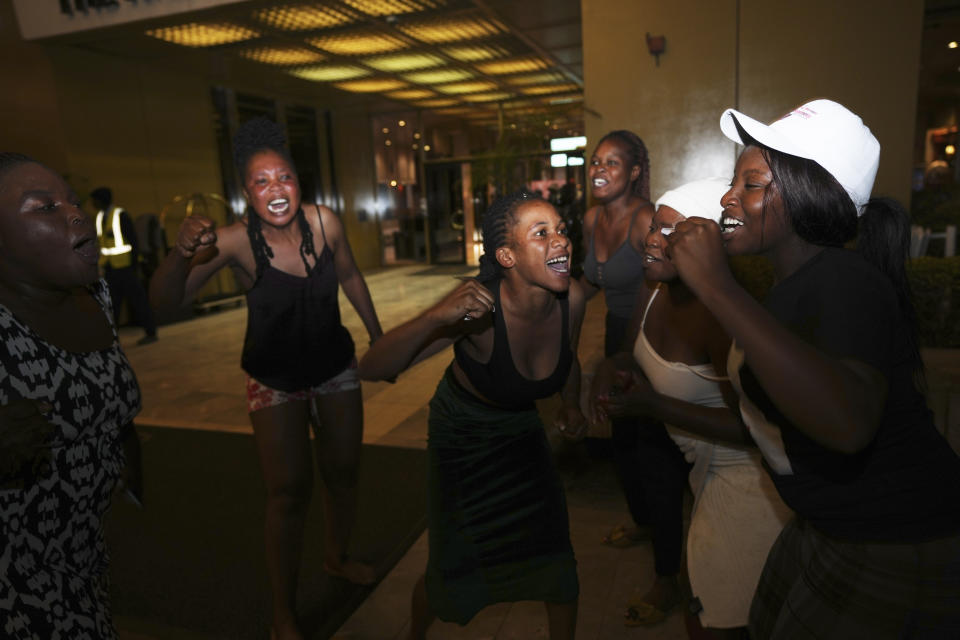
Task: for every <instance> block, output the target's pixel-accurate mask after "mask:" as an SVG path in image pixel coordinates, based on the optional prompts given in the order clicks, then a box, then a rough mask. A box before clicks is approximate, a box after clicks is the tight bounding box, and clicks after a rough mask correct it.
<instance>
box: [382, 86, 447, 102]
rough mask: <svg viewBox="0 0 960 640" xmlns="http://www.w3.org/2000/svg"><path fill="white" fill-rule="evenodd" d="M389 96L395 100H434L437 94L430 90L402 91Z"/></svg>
mask: <svg viewBox="0 0 960 640" xmlns="http://www.w3.org/2000/svg"><path fill="white" fill-rule="evenodd" d="M387 95H388V96H389V97H391V98H393V99H394V100H423V99H425V98H432V97H434V96H435V95H437V94H435V93H434V92H433V91H430V90H429V89H402V90H400V91H393V92H391V93H388V94H387Z"/></svg>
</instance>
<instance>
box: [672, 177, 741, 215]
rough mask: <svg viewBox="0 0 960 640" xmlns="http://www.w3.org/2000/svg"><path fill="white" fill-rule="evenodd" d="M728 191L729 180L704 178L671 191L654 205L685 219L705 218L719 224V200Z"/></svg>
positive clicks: (721, 212)
mask: <svg viewBox="0 0 960 640" xmlns="http://www.w3.org/2000/svg"><path fill="white" fill-rule="evenodd" d="M729 190H730V178H704V179H703V180H694V181H693V182H688V183H687V184H685V185H683V186H680V187H677V188H676V189H671V190H670V191H667V192H666V193H665V194H663V195H662V196H660V198H659V199H658V200H657V204H656V205H655V206H656V207H657V208H659V207H660V205H666V206H668V207H670V208H671V209H673V210H674V211H676V212H677V213H679V214H680V215H682V216H683V217H685V218H692V217H694V216H696V217H698V218H706V219H707V220H713V221H714V222H716V223H717V224H720V218H722V217H723V206H722V205H721V204H720V198H722V197H723V194H725V193H726V192H727V191H729Z"/></svg>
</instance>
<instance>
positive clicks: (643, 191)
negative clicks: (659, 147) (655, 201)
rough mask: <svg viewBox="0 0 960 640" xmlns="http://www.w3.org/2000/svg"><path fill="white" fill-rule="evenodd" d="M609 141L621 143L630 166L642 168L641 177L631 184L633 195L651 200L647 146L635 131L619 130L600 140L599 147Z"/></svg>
mask: <svg viewBox="0 0 960 640" xmlns="http://www.w3.org/2000/svg"><path fill="white" fill-rule="evenodd" d="M607 140H615V141H617V142H619V143H620V145H621V146H622V147H623V149H624V151H626V152H627V158H628V159H629V163H628V164H629V166H630V167H631V168H632V167H634V166H639V167H640V176H639V177H637V179H636V180H634V181H633V183H632V184H631V189H630V190H631V191H632V192H633V195H635V196H640V197H641V198H643V199H644V200H649V199H650V156H649V155H648V154H647V145H645V144H643V140H641V139H640V136H638V135H637V134H635V133H634V132H633V131H627V130H626V129H617V130H615V131H611V132H610V133H608V134H607V135H605V136H603V137H602V138H600V142H598V143H597V147H599V146H600V145H601V144H603V143H604V142H606V141H607Z"/></svg>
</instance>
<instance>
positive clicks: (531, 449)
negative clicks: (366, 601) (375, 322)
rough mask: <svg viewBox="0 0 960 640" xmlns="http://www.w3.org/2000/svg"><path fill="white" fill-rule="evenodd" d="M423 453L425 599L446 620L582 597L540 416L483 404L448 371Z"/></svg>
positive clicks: (433, 405) (432, 403) (433, 402)
mask: <svg viewBox="0 0 960 640" xmlns="http://www.w3.org/2000/svg"><path fill="white" fill-rule="evenodd" d="M427 453H428V457H427V458H428V464H429V471H428V480H427V482H428V507H427V519H428V525H429V529H430V535H429V538H430V557H429V560H428V562H427V577H426V585H427V597H428V599H429V601H430V607H431V609H432V610H433V611H434V612H435V613H436V614H437V616H438V617H439V618H440V619H441V620H445V621H448V622H457V623H460V624H466V623H468V622H469V621H470V620H471V619H472V618H473V616H474V615H476V613H477V612H478V611H480V610H481V609H482V608H484V607H485V606H487V605H489V604H493V603H496V602H515V601H518V600H537V601H544V602H570V601H572V600H574V599H575V598H576V597H577V595H578V593H579V589H580V587H579V583H578V582H577V567H576V561H575V560H574V557H573V547H572V546H571V545H570V526H569V519H568V517H567V504H566V500H565V498H564V494H563V486H562V484H561V482H560V476H559V474H558V473H557V469H556V466H555V465H554V462H553V454H552V452H551V451H550V445H549V443H548V442H547V438H546V434H545V433H544V430H543V423H542V422H541V421H540V417H539V415H538V414H537V412H536V410H535V409H534V410H527V411H509V410H505V409H500V408H497V407H492V406H490V405H488V404H485V403H482V402H480V401H479V400H478V399H477V398H475V397H474V396H472V395H471V394H470V393H468V392H467V391H465V390H464V389H463V388H462V387H461V386H460V385H459V384H458V383H457V381H456V380H455V379H454V378H453V372H452V369H450V368H448V369H447V372H446V373H445V374H444V377H443V379H442V380H441V381H440V384H439V385H438V386H437V391H436V393H435V394H434V396H433V399H432V400H431V401H430V420H429V440H428V445H427Z"/></svg>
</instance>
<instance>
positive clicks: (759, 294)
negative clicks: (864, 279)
mask: <svg viewBox="0 0 960 640" xmlns="http://www.w3.org/2000/svg"><path fill="white" fill-rule="evenodd" d="M730 268H731V270H732V271H733V275H734V277H735V278H736V279H737V282H739V283H740V285H741V286H742V287H743V288H744V289H746V290H747V291H749V292H750V294H751V295H753V296H754V297H755V298H757V299H760V300H762V299H763V297H764V296H765V295H766V293H767V291H768V290H769V289H770V287H771V286H773V267H772V266H771V265H770V263H769V262H768V261H767V260H765V259H764V258H761V257H759V256H737V257H734V258H731V260H730ZM907 275H908V277H909V278H910V287H911V288H912V289H913V304H914V308H915V309H916V311H917V323H918V325H919V326H918V327H917V329H918V333H919V338H920V344H921V345H922V346H925V347H941V348H953V347H960V256H957V257H953V258H933V257H922V258H915V259H913V260H911V261H910V262H909V263H908V264H907Z"/></svg>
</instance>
